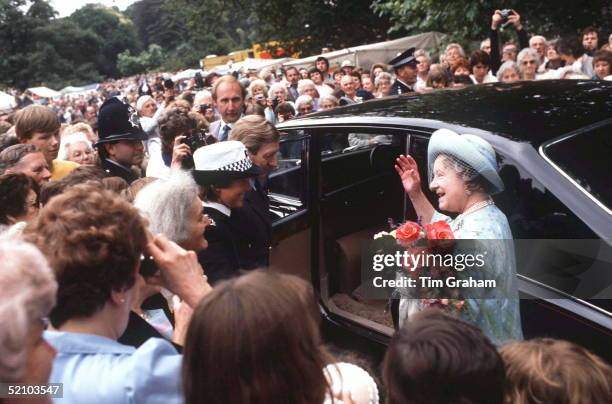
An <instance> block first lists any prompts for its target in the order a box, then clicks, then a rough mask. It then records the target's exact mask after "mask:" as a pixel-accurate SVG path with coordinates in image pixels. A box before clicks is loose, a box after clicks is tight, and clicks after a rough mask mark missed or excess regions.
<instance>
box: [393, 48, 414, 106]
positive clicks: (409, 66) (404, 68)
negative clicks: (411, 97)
mask: <svg viewBox="0 0 612 404" xmlns="http://www.w3.org/2000/svg"><path fill="white" fill-rule="evenodd" d="M414 49H415V48H410V49H408V50H407V51H405V52H402V53H401V54H400V55H398V56H396V57H395V58H393V59H392V60H391V61H390V62H389V64H390V65H391V66H393V69H394V70H395V81H394V82H393V84H392V85H391V90H390V91H389V95H398V94H405V93H411V92H414V85H415V83H416V79H417V60H416V58H415V57H414Z"/></svg>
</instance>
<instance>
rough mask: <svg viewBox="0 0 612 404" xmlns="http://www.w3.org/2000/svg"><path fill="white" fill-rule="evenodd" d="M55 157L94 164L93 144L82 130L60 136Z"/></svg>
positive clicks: (82, 163)
mask: <svg viewBox="0 0 612 404" xmlns="http://www.w3.org/2000/svg"><path fill="white" fill-rule="evenodd" d="M57 158H58V159H59V160H66V161H74V162H75V163H79V164H81V165H87V166H90V165H94V164H96V154H95V151H94V148H93V145H92V144H91V141H90V140H89V139H88V138H87V134H85V133H84V132H76V133H71V134H69V135H65V136H62V139H61V141H60V148H59V152H58V154H57Z"/></svg>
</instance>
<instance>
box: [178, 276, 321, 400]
mask: <svg viewBox="0 0 612 404" xmlns="http://www.w3.org/2000/svg"><path fill="white" fill-rule="evenodd" d="M318 322H319V314H318V307H317V304H316V300H315V298H314V293H313V291H312V287H311V286H310V284H308V283H307V282H306V281H304V280H302V279H300V278H298V277H295V276H291V275H285V274H280V273H275V272H271V271H265V272H264V271H253V272H250V273H249V274H247V275H244V276H242V277H239V278H234V279H232V280H229V281H225V282H223V283H220V284H219V285H217V286H215V288H214V289H213V291H212V292H210V293H209V294H208V295H206V297H204V299H202V301H201V302H200V304H199V305H198V307H197V308H196V309H195V311H194V313H193V317H192V320H191V324H190V325H189V330H188V332H187V337H186V342H185V349H184V351H183V390H184V393H185V402H186V403H188V404H192V403H208V404H217V403H251V404H258V403H261V404H263V403H295V404H306V403H308V404H311V403H322V402H323V400H324V398H325V393H326V391H328V390H329V387H328V385H327V381H326V378H325V375H324V372H323V368H324V367H325V365H327V364H328V363H329V362H330V357H329V354H328V353H327V352H326V351H325V349H324V348H323V347H322V342H321V338H320V334H319V324H318Z"/></svg>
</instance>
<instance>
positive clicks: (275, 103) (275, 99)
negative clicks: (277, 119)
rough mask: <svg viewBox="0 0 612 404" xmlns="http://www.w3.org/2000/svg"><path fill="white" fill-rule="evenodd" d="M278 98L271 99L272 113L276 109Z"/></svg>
mask: <svg viewBox="0 0 612 404" xmlns="http://www.w3.org/2000/svg"><path fill="white" fill-rule="evenodd" d="M278 104H279V102H278V97H276V96H274V97H272V111H276V107H278Z"/></svg>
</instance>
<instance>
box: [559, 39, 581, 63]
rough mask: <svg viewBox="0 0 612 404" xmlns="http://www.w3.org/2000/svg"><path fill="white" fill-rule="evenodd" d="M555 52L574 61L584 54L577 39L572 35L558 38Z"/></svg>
mask: <svg viewBox="0 0 612 404" xmlns="http://www.w3.org/2000/svg"><path fill="white" fill-rule="evenodd" d="M555 50H556V51H557V53H558V54H559V55H562V54H563V55H569V56H572V57H573V58H575V59H578V58H579V57H580V56H582V54H583V53H584V49H583V48H582V44H581V43H580V41H579V40H578V38H576V37H575V36H573V35H570V36H563V37H561V38H559V40H558V41H557V44H556V45H555Z"/></svg>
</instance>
